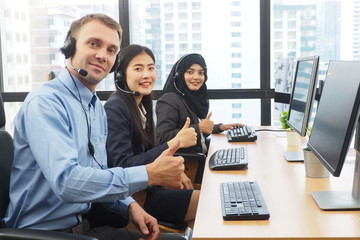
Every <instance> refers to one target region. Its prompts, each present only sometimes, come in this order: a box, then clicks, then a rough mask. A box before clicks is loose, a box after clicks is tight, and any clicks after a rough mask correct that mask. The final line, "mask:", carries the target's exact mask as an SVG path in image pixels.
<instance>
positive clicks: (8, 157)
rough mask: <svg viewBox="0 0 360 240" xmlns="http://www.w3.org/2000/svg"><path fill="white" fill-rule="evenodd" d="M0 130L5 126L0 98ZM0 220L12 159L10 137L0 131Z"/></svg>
mask: <svg viewBox="0 0 360 240" xmlns="http://www.w3.org/2000/svg"><path fill="white" fill-rule="evenodd" d="M0 123H1V125H0V128H2V127H4V126H5V111H4V105H3V102H2V98H1V96H0ZM0 149H1V154H0V185H1V187H0V219H2V218H3V217H4V216H5V213H6V209H7V206H8V204H9V184H10V172H11V165H12V162H13V158H14V143H13V139H12V137H11V135H10V134H9V133H8V132H6V131H5V130H2V129H1V130H0Z"/></svg>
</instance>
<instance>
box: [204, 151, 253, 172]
mask: <svg viewBox="0 0 360 240" xmlns="http://www.w3.org/2000/svg"><path fill="white" fill-rule="evenodd" d="M247 165H248V153H247V148H246V147H245V146H241V147H237V148H227V149H219V150H217V151H216V152H214V153H213V154H212V155H211V157H210V159H209V167H210V169H211V170H239V169H244V168H247Z"/></svg>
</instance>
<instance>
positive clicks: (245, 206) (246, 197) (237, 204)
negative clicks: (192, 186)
mask: <svg viewBox="0 0 360 240" xmlns="http://www.w3.org/2000/svg"><path fill="white" fill-rule="evenodd" d="M220 193H221V204H222V211H223V218H224V220H266V219H269V218H270V213H269V210H268V208H267V206H266V203H265V200H264V198H263V196H262V193H261V190H260V188H259V185H258V183H257V182H254V181H243V182H223V183H221V184H220Z"/></svg>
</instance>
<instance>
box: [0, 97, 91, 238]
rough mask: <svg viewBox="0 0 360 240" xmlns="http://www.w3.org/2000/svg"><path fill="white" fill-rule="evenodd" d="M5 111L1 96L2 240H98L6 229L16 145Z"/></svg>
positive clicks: (0, 194)
mask: <svg viewBox="0 0 360 240" xmlns="http://www.w3.org/2000/svg"><path fill="white" fill-rule="evenodd" d="M5 123H6V120H5V111H4V105H3V101H2V98H1V95H0V149H1V154H0V184H1V188H0V220H1V222H0V240H20V239H21V240H97V238H93V237H89V236H84V235H77V234H71V233H62V232H56V231H47V230H33V229H19V228H5V226H4V223H3V222H2V219H3V218H4V217H5V213H6V209H7V207H8V204H9V183H10V173H11V165H12V161H13V157H14V144H13V139H12V137H11V135H10V134H9V133H8V132H6V131H5V130H4V129H3V128H4V127H5Z"/></svg>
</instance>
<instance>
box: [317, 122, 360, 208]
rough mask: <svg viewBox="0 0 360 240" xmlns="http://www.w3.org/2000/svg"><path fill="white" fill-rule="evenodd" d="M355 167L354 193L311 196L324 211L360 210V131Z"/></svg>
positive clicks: (325, 193)
mask: <svg viewBox="0 0 360 240" xmlns="http://www.w3.org/2000/svg"><path fill="white" fill-rule="evenodd" d="M355 150H356V151H355V152H356V158H355V167H354V179H353V187H352V191H350V190H349V191H322V192H312V193H311V195H312V197H313V198H314V200H315V201H316V203H317V204H318V205H319V207H320V208H321V209H323V210H360V163H359V161H360V131H359V123H358V124H357V127H356V135H355Z"/></svg>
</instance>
